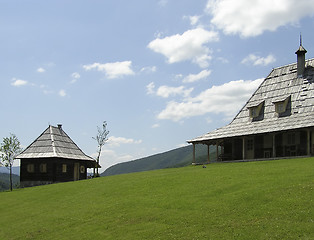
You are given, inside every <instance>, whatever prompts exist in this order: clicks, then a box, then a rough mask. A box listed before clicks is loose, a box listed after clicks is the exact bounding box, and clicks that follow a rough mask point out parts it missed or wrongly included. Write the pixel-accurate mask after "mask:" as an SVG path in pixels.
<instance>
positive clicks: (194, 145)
mask: <svg viewBox="0 0 314 240" xmlns="http://www.w3.org/2000/svg"><path fill="white" fill-rule="evenodd" d="M193 163H194V164H195V143H193Z"/></svg>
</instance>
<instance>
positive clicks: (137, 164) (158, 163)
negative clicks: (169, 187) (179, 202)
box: [101, 144, 216, 176]
mask: <svg viewBox="0 0 314 240" xmlns="http://www.w3.org/2000/svg"><path fill="white" fill-rule="evenodd" d="M210 158H211V159H212V160H213V161H216V148H215V147H214V146H211V147H210ZM192 159H193V146H192V145H189V146H186V147H180V148H177V149H174V150H170V151H167V152H164V153H159V154H155V155H152V156H149V157H144V158H140V159H137V160H133V161H129V162H123V163H119V164H116V165H114V166H111V167H109V168H108V169H107V170H105V171H104V172H103V173H102V174H101V176H110V175H116V174H124V173H132V172H143V171H150V170H156V169H164V168H176V167H184V166H188V165H190V164H191V163H192ZM206 161H207V146H206V145H201V144H199V145H196V162H198V163H205V162H206Z"/></svg>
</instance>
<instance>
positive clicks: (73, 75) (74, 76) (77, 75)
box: [71, 72, 81, 79]
mask: <svg viewBox="0 0 314 240" xmlns="http://www.w3.org/2000/svg"><path fill="white" fill-rule="evenodd" d="M71 77H72V78H74V79H79V78H80V77H81V75H80V74H79V73H78V72H74V73H72V74H71Z"/></svg>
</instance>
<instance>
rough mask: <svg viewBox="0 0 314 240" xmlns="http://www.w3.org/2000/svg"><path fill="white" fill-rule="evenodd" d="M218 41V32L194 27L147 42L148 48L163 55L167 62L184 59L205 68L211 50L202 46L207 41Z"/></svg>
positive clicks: (209, 58)
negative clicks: (181, 32)
mask: <svg viewBox="0 0 314 240" xmlns="http://www.w3.org/2000/svg"><path fill="white" fill-rule="evenodd" d="M214 41H218V33H217V32H214V31H207V30H205V29H203V28H196V29H192V30H188V31H186V32H184V33H183V34H182V35H180V34H176V35H172V36H169V37H165V38H162V39H161V38H157V39H155V40H153V41H151V42H150V43H149V44H148V48H150V49H151V50H153V51H154V52H156V53H160V54H162V55H164V56H165V57H166V58H167V60H168V63H170V64H171V63H176V62H181V61H186V60H191V61H192V62H194V63H196V64H198V65H199V66H200V67H202V68H205V67H208V65H209V60H211V56H210V53H211V50H210V49H209V48H208V47H206V46H204V45H205V44H207V43H209V42H214Z"/></svg>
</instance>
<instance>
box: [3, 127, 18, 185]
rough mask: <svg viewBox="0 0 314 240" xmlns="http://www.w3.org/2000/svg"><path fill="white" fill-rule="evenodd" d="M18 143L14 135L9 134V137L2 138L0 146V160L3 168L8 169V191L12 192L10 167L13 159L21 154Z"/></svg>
mask: <svg viewBox="0 0 314 240" xmlns="http://www.w3.org/2000/svg"><path fill="white" fill-rule="evenodd" d="M21 150H22V148H21V146H20V141H19V140H18V138H17V137H16V136H15V135H14V134H12V133H11V134H10V137H5V138H3V142H2V143H1V146H0V159H1V160H2V162H3V164H4V166H6V167H7V168H9V169H10V190H11V191H12V166H13V163H14V158H15V156H16V155H17V154H19V153H20V152H21Z"/></svg>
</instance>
